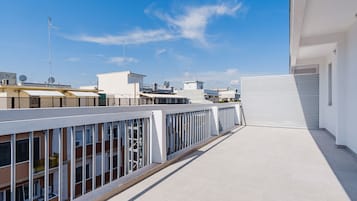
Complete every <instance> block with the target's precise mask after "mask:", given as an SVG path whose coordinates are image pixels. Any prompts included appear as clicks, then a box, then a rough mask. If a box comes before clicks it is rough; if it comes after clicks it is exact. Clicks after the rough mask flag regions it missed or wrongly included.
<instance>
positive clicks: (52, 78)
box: [48, 77, 56, 84]
mask: <svg viewBox="0 0 357 201" xmlns="http://www.w3.org/2000/svg"><path fill="white" fill-rule="evenodd" d="M55 81H56V80H55V78H54V77H49V78H48V83H49V84H53V83H55Z"/></svg>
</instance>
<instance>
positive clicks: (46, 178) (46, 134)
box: [44, 130, 49, 201]
mask: <svg viewBox="0 0 357 201" xmlns="http://www.w3.org/2000/svg"><path fill="white" fill-rule="evenodd" d="M48 135H49V130H46V131H45V195H44V198H45V199H44V200H45V201H48V193H49V192H48V186H49V185H48V176H49V171H48V169H49V164H48V163H49V157H48V152H49V141H48Z"/></svg>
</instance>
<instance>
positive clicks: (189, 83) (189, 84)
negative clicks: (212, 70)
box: [183, 81, 203, 90]
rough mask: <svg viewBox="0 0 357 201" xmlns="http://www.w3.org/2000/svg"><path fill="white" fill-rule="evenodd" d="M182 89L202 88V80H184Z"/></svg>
mask: <svg viewBox="0 0 357 201" xmlns="http://www.w3.org/2000/svg"><path fill="white" fill-rule="evenodd" d="M183 89H184V90H197V89H203V82H202V81H185V83H184V84H183Z"/></svg>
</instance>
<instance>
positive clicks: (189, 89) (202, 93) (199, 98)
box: [177, 81, 219, 104]
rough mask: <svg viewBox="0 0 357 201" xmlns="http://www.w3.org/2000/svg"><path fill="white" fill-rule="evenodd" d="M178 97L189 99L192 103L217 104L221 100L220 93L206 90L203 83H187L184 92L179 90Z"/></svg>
mask: <svg viewBox="0 0 357 201" xmlns="http://www.w3.org/2000/svg"><path fill="white" fill-rule="evenodd" d="M177 95H180V96H183V97H187V98H188V99H189V101H190V103H199V104H207V103H217V102H218V100H219V98H218V92H217V91H216V90H211V89H204V87H203V82H202V81H185V82H184V85H183V90H177Z"/></svg>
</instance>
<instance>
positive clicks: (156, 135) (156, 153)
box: [150, 110, 167, 163]
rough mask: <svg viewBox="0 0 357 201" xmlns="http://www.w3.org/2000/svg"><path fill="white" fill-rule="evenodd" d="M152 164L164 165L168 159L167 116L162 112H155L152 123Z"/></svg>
mask: <svg viewBox="0 0 357 201" xmlns="http://www.w3.org/2000/svg"><path fill="white" fill-rule="evenodd" d="M150 127H151V136H150V138H151V139H152V146H151V149H152V162H153V163H163V162H165V161H166V160H167V158H166V114H165V113H164V112H163V111H161V110H154V111H153V113H152V122H151V125H150Z"/></svg>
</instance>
